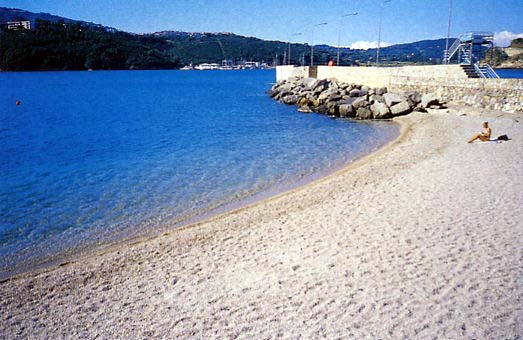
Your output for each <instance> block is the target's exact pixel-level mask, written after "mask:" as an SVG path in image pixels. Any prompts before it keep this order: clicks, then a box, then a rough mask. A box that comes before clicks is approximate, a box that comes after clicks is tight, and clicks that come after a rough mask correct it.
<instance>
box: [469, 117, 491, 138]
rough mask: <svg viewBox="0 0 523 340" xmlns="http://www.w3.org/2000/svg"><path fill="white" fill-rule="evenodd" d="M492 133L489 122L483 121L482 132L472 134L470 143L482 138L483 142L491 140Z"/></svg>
mask: <svg viewBox="0 0 523 340" xmlns="http://www.w3.org/2000/svg"><path fill="white" fill-rule="evenodd" d="M491 134H492V130H491V129H490V128H489V127H488V122H483V130H481V132H480V133H478V134H475V135H474V136H472V138H471V139H469V141H468V142H469V143H472V142H473V141H475V140H476V139H479V140H481V141H482V142H488V141H489V140H490V135H491Z"/></svg>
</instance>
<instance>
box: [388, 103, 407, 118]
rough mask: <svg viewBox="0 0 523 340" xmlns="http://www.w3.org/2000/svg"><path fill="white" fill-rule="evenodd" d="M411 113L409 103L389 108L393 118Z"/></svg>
mask: <svg viewBox="0 0 523 340" xmlns="http://www.w3.org/2000/svg"><path fill="white" fill-rule="evenodd" d="M411 111H412V107H411V106H410V105H409V103H408V102H407V101H403V102H401V103H397V104H395V105H392V106H391V107H390V112H391V113H392V115H393V116H399V115H403V114H406V113H409V112H411Z"/></svg>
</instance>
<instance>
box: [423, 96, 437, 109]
mask: <svg viewBox="0 0 523 340" xmlns="http://www.w3.org/2000/svg"><path fill="white" fill-rule="evenodd" d="M438 103H439V100H438V96H437V95H436V94H435V93H428V94H424V95H423V96H422V97H421V106H422V107H424V108H427V107H429V106H430V105H434V104H438Z"/></svg>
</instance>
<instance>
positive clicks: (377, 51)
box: [376, 0, 392, 66]
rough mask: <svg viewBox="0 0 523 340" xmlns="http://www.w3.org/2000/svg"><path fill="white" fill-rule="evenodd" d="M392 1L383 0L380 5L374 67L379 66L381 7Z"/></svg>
mask: <svg viewBox="0 0 523 340" xmlns="http://www.w3.org/2000/svg"><path fill="white" fill-rule="evenodd" d="M391 1H392V0H384V1H382V2H381V4H380V20H379V26H378V48H377V49H376V66H380V45H381V17H382V16H383V6H384V5H385V4H386V3H387V2H391Z"/></svg>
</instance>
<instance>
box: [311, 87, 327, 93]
mask: <svg viewBox="0 0 523 340" xmlns="http://www.w3.org/2000/svg"><path fill="white" fill-rule="evenodd" d="M312 90H313V91H314V93H315V94H320V93H322V92H323V90H325V85H318V86H316V87H315V88H314V89H312Z"/></svg>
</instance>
